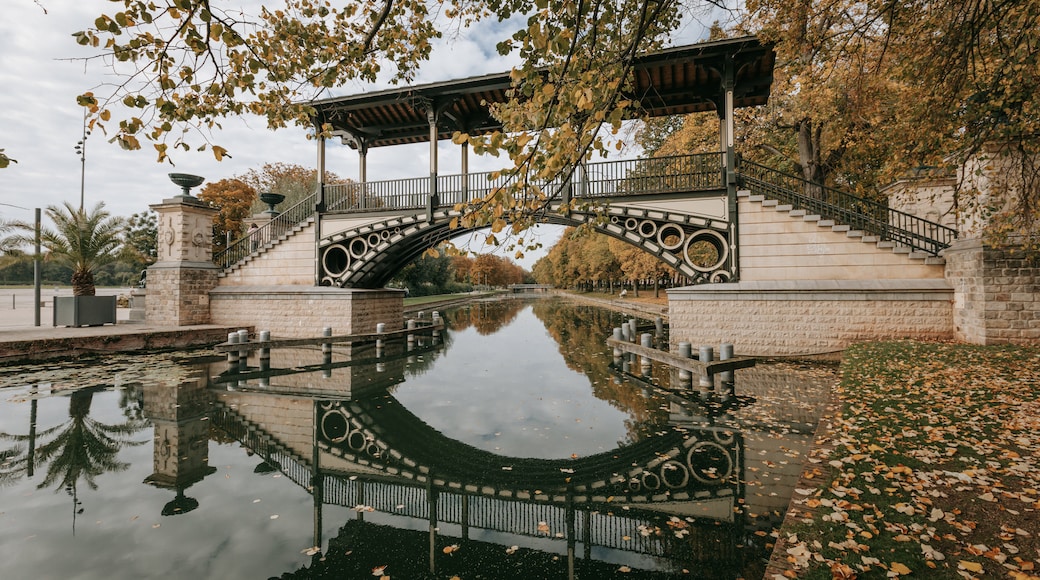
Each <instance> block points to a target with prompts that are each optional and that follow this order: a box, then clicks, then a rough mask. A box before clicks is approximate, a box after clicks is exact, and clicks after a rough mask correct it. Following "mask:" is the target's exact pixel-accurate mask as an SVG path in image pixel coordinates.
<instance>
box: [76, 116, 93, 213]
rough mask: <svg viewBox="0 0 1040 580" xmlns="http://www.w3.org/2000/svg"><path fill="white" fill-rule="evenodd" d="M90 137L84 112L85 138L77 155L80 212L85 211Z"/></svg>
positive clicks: (77, 144) (79, 146)
mask: <svg viewBox="0 0 1040 580" xmlns="http://www.w3.org/2000/svg"><path fill="white" fill-rule="evenodd" d="M88 135H90V131H89V130H88V129H87V110H86V109H84V110H83V138H82V139H80V141H79V142H78V143H76V153H77V154H78V155H79V165H80V167H79V211H80V212H82V211H83V185H84V184H85V183H86V177H87V136H88Z"/></svg>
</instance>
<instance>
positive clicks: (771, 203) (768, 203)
mask: <svg viewBox="0 0 1040 580" xmlns="http://www.w3.org/2000/svg"><path fill="white" fill-rule="evenodd" d="M779 203H780V202H779V201H777V200H775V199H767V200H764V201H762V207H776V206H777V204H779Z"/></svg>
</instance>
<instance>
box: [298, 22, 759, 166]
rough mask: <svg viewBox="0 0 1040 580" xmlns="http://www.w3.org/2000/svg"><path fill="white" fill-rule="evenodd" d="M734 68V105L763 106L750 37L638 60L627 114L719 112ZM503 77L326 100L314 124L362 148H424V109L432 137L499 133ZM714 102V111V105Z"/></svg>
mask: <svg viewBox="0 0 1040 580" xmlns="http://www.w3.org/2000/svg"><path fill="white" fill-rule="evenodd" d="M727 60H731V61H732V63H733V69H732V70H733V71H734V73H735V74H734V80H735V87H734V102H733V106H734V108H740V107H750V106H755V105H764V104H765V103H766V101H767V100H768V98H769V90H770V86H771V85H772V82H773V65H774V63H775V60H776V54H775V53H774V51H773V47H772V46H771V45H768V44H762V43H761V42H759V40H758V39H757V38H756V37H753V36H748V37H743V38H734V39H726V40H718V41H713V42H703V43H698V44H691V45H686V46H680V47H675V48H669V49H665V50H661V51H657V52H653V53H648V54H645V55H642V56H639V57H637V58H636V60H635V63H634V65H633V67H632V77H631V78H630V79H629V83H628V89H627V91H626V93H625V98H629V99H633V100H635V101H637V102H638V103H639V106H640V108H639V109H638V111H637V112H636V113H635V114H634V115H633V117H660V116H666V115H683V114H687V113H697V112H704V111H715V110H718V109H720V108H721V99H722V98H723V88H722V81H723V75H724V71H725V70H726V61H727ZM511 87H512V82H511V80H510V75H509V73H508V72H504V73H497V74H489V75H484V76H477V77H470V78H466V79H458V80H450V81H443V82H437V83H430V84H425V85H416V86H409V87H399V88H394V89H388V90H384V91H376V92H371V93H362V94H357V95H348V96H343V97H332V98H328V99H321V100H316V101H313V102H312V103H311V105H312V106H314V108H315V109H316V115H315V118H316V120H320V121H322V122H325V123H330V124H331V125H332V127H333V130H334V131H336V132H337V133H338V134H342V135H345V136H347V137H348V139H347V142H348V144H350V145H351V146H352V147H355V148H356V147H357V143H356V142H352V139H363V140H364V141H365V142H366V143H367V146H368V147H382V146H386V145H403V144H407V143H422V142H427V141H429V139H430V126H429V122H428V121H427V116H426V110H427V107H429V106H433V107H435V108H436V109H437V110H439V111H440V120H439V127H438V136H437V138H438V139H449V138H451V135H452V134H453V133H454V132H455V131H463V132H466V133H469V134H471V135H479V134H483V133H488V132H491V131H496V130H500V129H502V124H501V123H500V122H499V121H498V120H497V119H495V118H494V117H493V116H492V114H491V111H490V106H492V105H494V104H496V103H502V102H505V101H507V100H508V97H507V91H508V90H509V89H510V88H511ZM716 103H718V106H717V105H716Z"/></svg>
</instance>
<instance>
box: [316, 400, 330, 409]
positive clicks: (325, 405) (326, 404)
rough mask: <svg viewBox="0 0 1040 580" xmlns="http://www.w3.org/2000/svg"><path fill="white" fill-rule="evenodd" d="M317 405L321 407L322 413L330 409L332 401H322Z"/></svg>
mask: <svg viewBox="0 0 1040 580" xmlns="http://www.w3.org/2000/svg"><path fill="white" fill-rule="evenodd" d="M318 405H319V406H320V407H321V410H322V411H328V410H329V409H331V408H332V405H333V402H332V401H322V402H320V403H318Z"/></svg>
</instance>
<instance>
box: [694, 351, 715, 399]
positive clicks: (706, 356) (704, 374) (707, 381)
mask: <svg viewBox="0 0 1040 580" xmlns="http://www.w3.org/2000/svg"><path fill="white" fill-rule="evenodd" d="M714 356H715V352H714V350H713V349H712V348H711V347H710V346H702V347H701V350H700V354H699V355H698V356H697V360H699V361H701V362H702V363H710V362H711V361H712V360H714ZM700 387H701V391H706V390H712V389H714V388H715V377H713V376H712V375H711V374H710V373H709V372H708V369H707V367H705V369H704V370H703V371H701V379H700Z"/></svg>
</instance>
